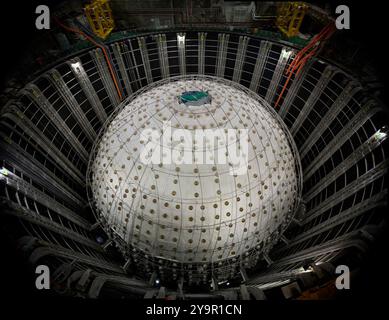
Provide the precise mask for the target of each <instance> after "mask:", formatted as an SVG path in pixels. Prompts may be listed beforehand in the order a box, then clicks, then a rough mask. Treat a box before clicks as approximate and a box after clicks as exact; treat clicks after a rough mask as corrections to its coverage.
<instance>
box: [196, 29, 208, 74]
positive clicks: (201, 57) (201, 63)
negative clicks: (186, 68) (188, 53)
mask: <svg viewBox="0 0 389 320" xmlns="http://www.w3.org/2000/svg"><path fill="white" fill-rule="evenodd" d="M206 38H207V33H206V32H199V33H198V68H199V69H198V74H202V75H203V74H205V39H206Z"/></svg>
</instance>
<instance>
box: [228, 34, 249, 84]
mask: <svg viewBox="0 0 389 320" xmlns="http://www.w3.org/2000/svg"><path fill="white" fill-rule="evenodd" d="M248 43H249V38H248V37H246V36H240V37H239V44H238V52H237V54H236V60H235V67H234V74H233V76H232V81H235V82H237V83H239V82H240V78H241V76H242V68H243V64H244V59H245V56H246V50H247V44H248Z"/></svg>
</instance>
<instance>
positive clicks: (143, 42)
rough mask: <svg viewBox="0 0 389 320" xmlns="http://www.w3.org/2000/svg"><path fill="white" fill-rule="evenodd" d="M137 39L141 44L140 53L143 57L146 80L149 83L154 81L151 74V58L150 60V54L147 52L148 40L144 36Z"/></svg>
mask: <svg viewBox="0 0 389 320" xmlns="http://www.w3.org/2000/svg"><path fill="white" fill-rule="evenodd" d="M137 39H138V44H139V50H140V55H141V57H142V62H143V66H144V68H145V73H146V80H147V83H148V84H150V83H152V82H153V76H152V74H151V68H150V60H149V54H148V52H147V45H146V40H145V38H144V37H138V38H137Z"/></svg>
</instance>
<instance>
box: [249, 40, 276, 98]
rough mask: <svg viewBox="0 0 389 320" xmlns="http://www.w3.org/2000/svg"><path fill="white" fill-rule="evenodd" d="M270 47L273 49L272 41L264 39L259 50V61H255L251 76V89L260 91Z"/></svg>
mask: <svg viewBox="0 0 389 320" xmlns="http://www.w3.org/2000/svg"><path fill="white" fill-rule="evenodd" d="M270 49H271V43H270V42H268V41H264V40H262V41H261V44H260V47H259V51H258V57H257V61H256V63H255V67H254V71H253V77H252V78H251V83H250V90H252V91H254V92H255V93H257V92H258V88H259V85H260V83H261V79H262V75H263V71H264V68H265V64H266V60H267V58H268V55H269V51H270Z"/></svg>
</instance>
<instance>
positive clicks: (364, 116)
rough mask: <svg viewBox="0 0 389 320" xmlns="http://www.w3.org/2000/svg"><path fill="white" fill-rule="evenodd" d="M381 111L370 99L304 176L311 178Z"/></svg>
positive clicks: (326, 147) (306, 170) (306, 169)
mask: <svg viewBox="0 0 389 320" xmlns="http://www.w3.org/2000/svg"><path fill="white" fill-rule="evenodd" d="M379 111H380V108H378V107H377V104H376V103H375V102H374V101H373V100H369V101H367V102H366V104H365V105H364V106H363V107H362V108H361V110H359V111H358V113H357V114H356V115H355V116H354V117H353V118H352V119H350V121H349V122H348V123H347V124H346V125H345V126H344V127H343V128H342V130H341V131H340V132H339V133H338V134H337V135H336V136H335V137H334V138H333V139H332V140H331V141H330V142H329V143H328V144H327V145H326V146H325V147H324V148H323V150H321V151H320V153H319V154H318V155H317V156H316V158H315V159H314V160H313V161H312V162H311V163H310V164H309V165H308V166H307V167H306V168H305V170H304V174H303V177H304V179H309V178H310V177H311V176H312V175H313V174H314V173H315V171H316V170H317V169H319V168H320V167H321V166H322V165H323V164H324V163H325V162H326V161H327V160H328V159H329V158H330V157H331V156H332V155H333V154H334V153H335V151H336V150H338V149H339V148H340V147H341V146H342V145H343V144H344V143H345V142H346V141H347V140H348V139H350V137H351V136H352V135H353V134H354V133H355V132H356V131H358V129H359V128H360V127H362V126H363V125H364V123H365V122H366V121H367V120H368V119H370V118H371V117H372V116H373V115H375V114H376V113H377V112H379Z"/></svg>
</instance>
